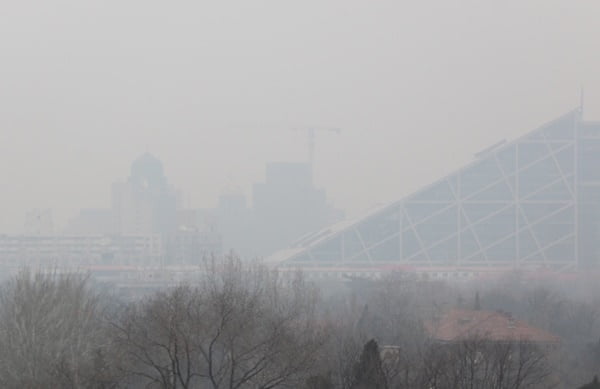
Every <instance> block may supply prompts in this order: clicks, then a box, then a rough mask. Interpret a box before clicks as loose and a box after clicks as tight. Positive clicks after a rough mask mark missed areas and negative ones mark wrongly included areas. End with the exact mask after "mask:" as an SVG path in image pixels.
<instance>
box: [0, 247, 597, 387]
mask: <svg viewBox="0 0 600 389" xmlns="http://www.w3.org/2000/svg"><path fill="white" fill-rule="evenodd" d="M517 289H518V288H516V287H513V289H512V290H510V291H507V290H506V289H504V287H502V288H500V289H494V288H490V289H489V290H483V289H482V293H481V301H479V300H480V299H479V298H477V305H483V307H484V308H486V304H487V302H488V301H489V304H491V305H493V304H499V303H500V302H501V301H502V300H503V299H504V300H507V301H512V300H511V298H512V297H511V296H509V294H510V293H517V292H516V291H517ZM326 292H327V291H326ZM467 293H470V291H467V290H465V289H461V288H457V287H453V286H449V285H446V284H442V283H439V282H433V281H423V280H417V279H413V278H410V277H408V278H407V277H405V276H400V277H396V276H391V277H388V278H386V279H384V280H381V281H378V282H355V283H353V284H352V287H351V288H350V289H349V290H346V291H345V292H342V293H327V294H326V297H325V298H322V297H320V293H319V290H318V289H317V288H316V287H315V286H314V285H312V284H310V283H308V282H306V280H305V279H304V278H303V276H302V274H300V273H296V274H281V273H278V272H276V271H272V270H269V269H267V268H266V267H264V266H262V265H260V264H247V263H243V262H242V261H240V260H239V259H237V258H234V257H228V258H225V259H222V260H216V259H212V260H208V261H206V262H205V263H204V264H203V276H202V277H201V278H200V279H199V280H197V281H196V282H194V283H190V284H182V285H179V286H177V287H175V288H170V289H165V290H162V291H159V292H156V293H153V294H151V295H148V296H147V297H146V298H144V299H142V300H140V301H135V302H129V303H125V302H120V301H119V300H118V299H116V298H115V297H114V296H108V295H102V294H100V293H99V292H98V291H97V290H96V289H94V288H93V287H92V284H91V282H90V280H89V279H88V278H87V277H86V276H83V275H81V274H58V273H52V274H49V273H34V272H30V271H27V270H25V271H22V272H21V273H19V274H18V275H17V276H16V277H14V278H13V279H11V280H10V281H9V282H7V283H5V284H4V285H3V286H2V288H1V289H0V387H5V388H48V387H53V388H122V387H123V388H125V387H126V388H169V389H171V388H172V389H175V388H215V389H216V388H228V389H230V388H262V389H267V388H307V389H332V388H343V389H367V388H374V389H379V388H386V389H388V388H389V389H392V388H398V389H400V388H407V389H408V388H432V389H459V388H492V389H494V388H497V389H519V388H536V387H539V388H550V387H569V388H572V387H576V386H575V385H572V383H575V382H578V385H577V386H579V385H581V384H582V383H583V382H585V381H589V379H590V377H591V376H592V375H593V374H591V375H585V376H584V374H588V373H589V372H590V371H592V369H587V370H585V369H583V368H581V367H580V368H581V369H580V370H578V371H577V374H578V375H577V376H576V377H571V378H570V379H571V381H569V379H565V377H564V376H563V372H562V370H561V369H558V368H557V367H558V366H561V365H564V363H565V361H566V362H567V364H569V363H572V360H574V358H572V356H574V355H576V353H577V352H580V351H581V350H580V349H573V350H570V352H571V353H570V354H569V353H567V354H568V355H567V356H564V355H563V354H561V352H562V351H560V350H555V349H554V350H550V349H546V348H541V347H538V346H536V345H533V344H531V343H528V342H524V341H523V342H508V343H498V342H490V341H488V340H486V339H485V338H473V337H471V338H466V339H461V340H460V341H457V342H452V343H449V344H441V343H439V342H435V341H434V340H432V339H430V338H429V337H428V336H427V334H426V333H425V331H424V327H423V322H424V321H425V320H429V319H430V318H431V317H433V316H435V315H436V314H437V313H439V311H441V310H443V309H445V307H448V306H449V305H452V304H466V303H465V300H469V299H464V298H462V297H461V296H464V295H466V294H467ZM503 293H504V294H503ZM523 293H524V292H523ZM536 293H539V292H536ZM473 296H474V293H473ZM528 296H530V297H531V298H530V299H529V300H526V301H530V303H531V304H534V300H535V299H537V300H536V301H537V302H535V304H534V305H536V306H537V305H544V304H541V303H540V301H539V300H540V299H541V297H540V296H537V297H535V298H534V297H533V296H534V295H528ZM521 297H522V296H521ZM552 301H554V300H552ZM553 304H554V303H552V304H550V305H551V306H553ZM582 304H583V303H582ZM585 304H587V305H586V307H591V306H593V303H591V302H585ZM487 308H490V307H487ZM544 309H545V308H544ZM544 309H541V308H540V309H539V311H540V312H543V311H544ZM581 309H582V310H583V308H581ZM590 309H591V308H590ZM587 313H588V312H587V311H586V314H587ZM531 314H532V315H534V314H538V313H533V312H532V313H531ZM588 316H590V315H588ZM592 316H593V315H592ZM586 317H587V316H586ZM588 324H589V323H588ZM552 325H554V324H551V323H550V324H548V325H547V326H550V327H551V326H552ZM582 325H583V324H581V323H580V324H577V326H578V327H577V328H579V326H582ZM583 327H585V326H583ZM595 328H596V326H595V324H593V323H592V324H591V329H589V331H590V335H589V336H592V334H593V333H594V331H595ZM578 350H579V351H578ZM589 353H591V351H589ZM569 358H571V359H569ZM569 366H571V365H569ZM569 385H571V386H569Z"/></svg>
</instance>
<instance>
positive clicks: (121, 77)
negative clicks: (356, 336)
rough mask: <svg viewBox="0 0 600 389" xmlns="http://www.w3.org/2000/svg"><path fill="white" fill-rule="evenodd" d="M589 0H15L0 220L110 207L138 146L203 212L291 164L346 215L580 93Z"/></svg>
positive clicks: (590, 41) (592, 6) (4, 59)
mask: <svg viewBox="0 0 600 389" xmlns="http://www.w3.org/2000/svg"><path fill="white" fill-rule="evenodd" d="M599 12H600V3H591V2H590V3H583V2H572V1H571V2H569V1H548V0H545V1H544V0H535V1H525V2H517V1H507V2H502V3H492V2H489V3H485V4H484V3H482V2H476V1H467V0H460V1H453V2H437V3H435V4H434V3H422V2H398V1H379V2H365V1H354V0H346V1H331V2H327V3H323V2H316V1H306V2H299V3H283V2H275V1H253V2H241V1H235V2H231V3H227V4H225V3H217V2H203V3H193V2H187V3H185V4H181V3H177V4H170V3H169V4H167V3H162V2H141V1H125V2H119V3H116V2H114V3H112V2H111V3H104V2H91V3H81V2H76V1H63V0H58V1H55V2H52V3H47V2H42V1H39V0H38V1H31V2H26V3H23V2H13V3H11V4H10V5H8V6H6V7H5V12H3V13H2V15H0V49H1V50H0V61H1V65H0V69H2V71H1V72H0V128H1V130H0V153H1V155H2V162H3V163H2V164H1V165H0V166H1V167H0V175H1V176H2V178H3V185H2V196H3V197H2V199H3V201H0V214H1V215H2V218H0V233H12V232H20V231H21V229H22V227H23V223H24V220H25V214H26V213H27V212H28V211H29V210H31V209H35V208H51V209H52V210H53V216H54V221H55V225H56V226H57V227H62V226H64V224H65V222H66V221H67V220H68V219H69V218H71V217H73V216H75V215H76V213H77V212H78V210H79V209H81V208H98V207H108V206H109V204H110V185H111V184H112V183H113V182H114V181H118V180H123V179H126V178H127V176H128V174H129V167H130V164H131V162H132V161H133V160H134V159H135V158H137V157H138V156H139V155H141V154H142V153H144V152H146V151H147V152H150V153H152V154H153V155H155V156H157V157H158V158H160V159H161V160H162V162H163V164H164V168H165V173H166V175H167V177H168V179H169V182H170V184H171V185H172V186H174V187H176V188H179V189H180V190H181V191H182V192H183V193H184V194H185V200H186V205H189V206H191V207H198V208H200V207H202V208H208V207H212V206H214V205H216V202H217V198H218V195H219V194H220V193H221V192H222V191H224V190H227V189H228V188H231V187H239V188H241V190H242V191H243V193H244V194H245V195H246V196H250V195H251V185H252V183H253V182H257V181H262V180H263V179H264V167H265V163H267V162H270V161H304V160H305V159H306V156H307V147H306V134H305V133H304V132H298V131H292V129H293V128H304V127H306V126H319V127H337V128H340V129H341V133H340V134H333V133H327V132H324V133H318V134H317V146H316V160H315V163H316V170H315V182H316V184H317V186H319V187H322V188H324V189H326V190H327V193H328V197H329V199H330V200H331V201H332V202H333V203H334V204H335V205H336V207H338V208H342V209H345V210H346V212H347V214H348V215H349V216H353V215H356V214H359V213H361V212H362V211H364V210H366V209H368V208H371V207H373V206H375V205H376V204H379V203H386V202H389V201H393V200H395V199H398V198H400V197H401V196H403V195H405V194H408V193H410V192H412V191H414V190H416V189H418V188H419V187H420V186H421V185H424V184H427V183H429V182H430V181H432V180H434V179H436V178H438V177H440V176H442V175H444V174H446V173H448V172H450V171H452V170H455V169H456V168H458V167H460V166H461V165H463V164H464V163H466V162H468V161H470V160H471V159H472V155H473V154H474V153H476V152H477V151H480V150H481V149H483V148H485V147H487V146H489V145H491V144H493V143H496V142H498V141H500V140H502V139H508V140H511V139H514V138H516V137H518V136H520V135H521V134H523V133H525V132H527V131H529V130H532V129H534V128H536V127H537V126H539V125H541V124H543V123H545V122H548V121H550V120H552V119H555V118H556V117H558V116H560V115H562V114H564V113H566V112H567V111H569V110H571V109H573V108H575V107H577V106H578V105H579V99H580V90H581V86H583V87H584V88H585V108H584V119H586V120H600V103H599V101H600V73H599V72H598V69H600V55H599V54H598V52H597V46H598V45H597V43H596V40H597V36H599V35H600V24H598V23H597V15H599V14H600V13H599Z"/></svg>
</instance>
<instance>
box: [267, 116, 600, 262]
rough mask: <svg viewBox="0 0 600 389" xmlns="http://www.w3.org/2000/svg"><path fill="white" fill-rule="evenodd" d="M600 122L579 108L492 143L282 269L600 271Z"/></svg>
mask: <svg viewBox="0 0 600 389" xmlns="http://www.w3.org/2000/svg"><path fill="white" fill-rule="evenodd" d="M598 166H600V123H592V122H585V121H583V120H582V112H581V110H579V109H577V110H574V111H572V112H569V113H568V114H566V115H564V116H561V117H560V118H558V119H556V120H553V121H551V122H549V123H547V124H545V125H543V126H541V127H540V128H538V129H536V130H533V131H531V132H529V133H528V134H526V135H524V136H523V137H521V138H519V139H517V140H515V141H512V142H509V143H506V142H503V143H499V144H497V145H494V146H492V147H490V148H488V149H486V150H484V151H482V152H480V153H478V154H477V155H476V159H475V160H474V161H473V162H472V163H470V164H469V165H467V166H465V167H463V168H461V169H459V170H458V171H456V172H454V173H452V174H450V175H448V176H447V177H442V178H441V179H439V180H437V181H436V182H434V183H432V184H431V185H429V186H427V187H425V188H423V189H421V190H419V191H417V192H416V193H414V194H412V195H409V196H407V197H405V198H403V199H400V200H399V201H397V202H394V203H392V204H389V205H387V206H384V207H382V208H380V209H377V210H375V211H373V212H371V213H370V214H368V215H367V216H365V217H363V218H360V219H358V220H354V221H347V222H343V223H340V224H337V225H333V226H331V227H329V228H326V229H323V230H320V231H318V232H315V233H312V234H309V235H307V236H306V237H304V238H303V239H300V240H299V241H297V242H296V243H294V244H293V245H291V247H290V248H289V249H286V250H283V251H281V252H279V253H277V254H275V255H273V256H272V257H271V258H270V261H271V262H272V263H274V264H277V265H279V266H284V267H285V266H287V267H303V268H307V267H310V268H313V269H319V268H322V269H325V268H331V267H338V268H339V267H345V268H353V267H358V268H369V269H372V270H375V271H381V269H391V268H394V267H409V268H419V269H424V268H432V269H436V270H435V271H436V272H438V271H440V270H439V269H440V268H448V269H450V270H451V269H460V268H471V269H477V268H480V269H485V268H494V269H512V268H529V269H540V268H546V269H554V270H556V271H568V270H577V269H582V268H589V267H596V266H598V264H599V261H600V169H599V168H598Z"/></svg>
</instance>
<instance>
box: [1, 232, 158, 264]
mask: <svg viewBox="0 0 600 389" xmlns="http://www.w3.org/2000/svg"><path fill="white" fill-rule="evenodd" d="M163 258H164V246H163V242H162V240H161V238H160V236H159V235H137V236H136V235H128V236H106V235H88V236H82V235H71V236H67V235H53V236H31V235H12V236H9V235H0V264H1V265H4V266H10V267H22V266H41V267H47V266H73V267H75V268H77V267H81V266H85V265H97V264H101V263H104V264H107V263H119V264H144V263H146V264H152V263H154V264H158V263H160V262H161V261H162V260H163Z"/></svg>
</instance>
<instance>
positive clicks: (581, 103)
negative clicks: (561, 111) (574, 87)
mask: <svg viewBox="0 0 600 389" xmlns="http://www.w3.org/2000/svg"><path fill="white" fill-rule="evenodd" d="M583 92H584V90H583V84H581V89H580V90H579V113H581V114H583V100H584V97H585V96H584V94H583Z"/></svg>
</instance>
